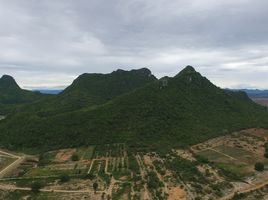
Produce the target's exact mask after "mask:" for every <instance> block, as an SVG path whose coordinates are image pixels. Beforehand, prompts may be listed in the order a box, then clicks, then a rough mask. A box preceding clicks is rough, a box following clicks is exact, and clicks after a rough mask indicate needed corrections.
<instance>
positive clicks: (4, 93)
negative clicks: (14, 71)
mask: <svg viewBox="0 0 268 200" xmlns="http://www.w3.org/2000/svg"><path fill="white" fill-rule="evenodd" d="M49 96H50V95H44V94H41V93H38V92H31V91H27V90H23V89H21V88H20V87H19V86H18V84H17V83H16V81H15V80H14V79H13V77H11V76H8V75H4V76H2V77H1V78H0V115H6V114H9V113H12V112H16V111H18V110H20V109H21V107H22V106H23V105H26V104H30V103H33V102H35V101H39V100H41V99H48V97H49Z"/></svg>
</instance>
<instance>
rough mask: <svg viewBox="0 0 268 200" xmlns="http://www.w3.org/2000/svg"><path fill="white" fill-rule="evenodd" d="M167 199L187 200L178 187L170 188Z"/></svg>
mask: <svg viewBox="0 0 268 200" xmlns="http://www.w3.org/2000/svg"><path fill="white" fill-rule="evenodd" d="M168 200H187V198H186V195H185V192H184V191H183V190H182V189H181V188H180V187H174V188H171V189H170V191H169V196H168Z"/></svg>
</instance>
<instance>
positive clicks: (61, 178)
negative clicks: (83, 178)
mask: <svg viewBox="0 0 268 200" xmlns="http://www.w3.org/2000/svg"><path fill="white" fill-rule="evenodd" d="M69 180H70V176H69V175H68V174H62V175H60V181H61V182H63V183H64V182H68V181H69Z"/></svg>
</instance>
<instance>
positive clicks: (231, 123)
mask: <svg viewBox="0 0 268 200" xmlns="http://www.w3.org/2000/svg"><path fill="white" fill-rule="evenodd" d="M75 82H76V81H75ZM75 82H74V83H75ZM75 85H76V84H75ZM81 87H82V86H81ZM74 88H75V87H74V86H72V87H70V88H69V89H68V90H71V89H72V90H73V89H74ZM68 90H66V91H65V92H66V93H67V94H68V92H69V91H68ZM96 93H97V92H96ZM104 97H105V98H106V99H107V101H104V102H105V103H103V104H99V105H95V106H88V107H84V108H83V109H80V110H75V111H72V112H65V113H60V114H57V115H53V116H49V117H47V116H40V115H38V113H33V112H28V113H19V114H17V115H14V116H10V117H8V118H7V119H5V120H3V121H0V137H1V141H0V143H1V145H2V146H5V147H8V148H33V149H39V150H41V149H42V150H44V149H46V150H47V149H53V148H60V147H70V146H81V145H88V144H103V143H114V142H126V143H127V144H129V145H132V146H139V147H140V146H144V147H150V148H171V147H175V146H187V145H191V144H195V143H198V142H201V141H204V140H207V139H209V138H213V137H216V136H219V135H223V134H227V133H229V132H231V131H234V130H240V129H244V128H249V127H265V126H267V121H268V111H267V108H264V107H261V106H258V105H257V104H255V103H254V102H253V101H251V99H249V98H248V96H247V95H246V94H245V93H243V92H238V93H237V92H232V91H225V90H222V89H220V88H218V87H216V86H215V85H213V84H212V83H211V82H210V81H209V80H208V79H206V78H205V77H203V76H202V75H201V74H199V73H198V72H196V71H195V69H194V68H193V67H191V66H187V67H186V68H185V69H184V70H182V71H181V72H180V73H178V74H177V75H176V76H175V77H173V78H169V77H164V78H162V79H160V80H157V81H152V82H151V83H148V84H146V85H144V86H143V87H140V88H138V89H135V90H132V91H131V92H128V93H125V94H123V95H119V96H117V97H115V98H113V99H112V100H110V101H108V99H109V97H107V96H106V95H105V96H104ZM104 97H103V98H104ZM18 127H19V128H18Z"/></svg>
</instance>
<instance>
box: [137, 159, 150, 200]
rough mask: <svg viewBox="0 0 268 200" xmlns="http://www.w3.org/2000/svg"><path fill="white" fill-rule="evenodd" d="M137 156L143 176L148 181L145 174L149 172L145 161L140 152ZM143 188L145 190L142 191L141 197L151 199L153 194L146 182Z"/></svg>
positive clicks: (144, 199)
mask: <svg viewBox="0 0 268 200" xmlns="http://www.w3.org/2000/svg"><path fill="white" fill-rule="evenodd" d="M135 158H136V160H137V163H138V165H139V168H140V172H141V178H142V180H143V181H144V182H145V181H146V180H145V175H146V174H147V172H146V171H145V166H144V164H143V161H142V159H141V157H140V155H138V154H137V155H136V156H135ZM143 190H144V192H141V199H143V200H150V199H152V198H151V195H150V193H149V191H148V188H147V183H145V184H144V185H143Z"/></svg>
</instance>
